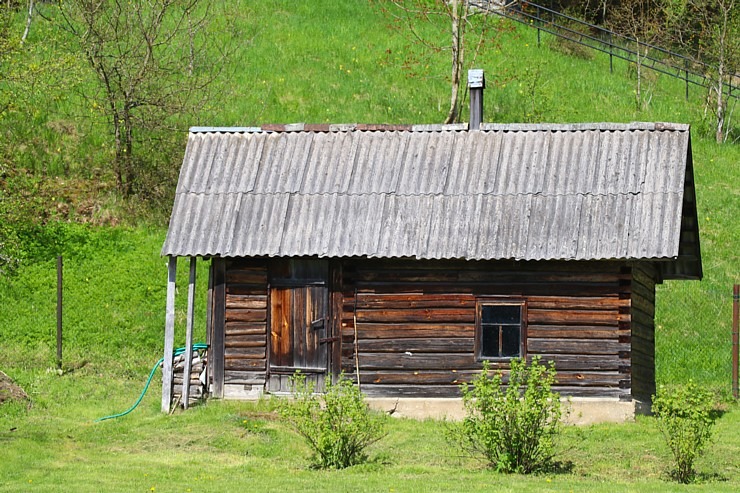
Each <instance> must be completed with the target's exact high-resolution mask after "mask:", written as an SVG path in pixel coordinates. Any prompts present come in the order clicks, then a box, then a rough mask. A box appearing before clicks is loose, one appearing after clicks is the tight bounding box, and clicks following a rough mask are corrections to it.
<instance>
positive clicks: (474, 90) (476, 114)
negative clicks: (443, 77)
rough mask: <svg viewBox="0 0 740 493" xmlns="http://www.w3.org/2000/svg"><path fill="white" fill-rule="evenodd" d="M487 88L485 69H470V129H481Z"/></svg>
mask: <svg viewBox="0 0 740 493" xmlns="http://www.w3.org/2000/svg"><path fill="white" fill-rule="evenodd" d="M485 88H486V76H485V75H484V73H483V69H480V68H474V69H470V70H468V89H469V90H470V130H480V124H481V122H482V121H483V89H485Z"/></svg>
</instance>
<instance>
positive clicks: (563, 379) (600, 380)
mask: <svg viewBox="0 0 740 493" xmlns="http://www.w3.org/2000/svg"><path fill="white" fill-rule="evenodd" d="M478 375H480V371H479V370H460V371H457V370H447V371H434V370H420V371H362V372H360V382H361V383H362V384H385V385H434V384H446V385H460V384H463V383H470V382H471V381H472V380H473V379H475V378H476V377H477V376H478ZM349 376H351V377H352V378H353V379H354V378H355V376H354V374H352V375H349ZM502 376H503V382H504V384H506V383H507V382H508V371H503V372H502ZM624 379H625V376H624V375H623V374H621V373H619V372H558V373H557V384H558V385H570V386H601V387H617V388H618V387H619V386H620V385H623V384H620V382H622V381H623V380H624Z"/></svg>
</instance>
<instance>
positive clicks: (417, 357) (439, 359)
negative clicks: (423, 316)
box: [342, 347, 629, 373]
mask: <svg viewBox="0 0 740 493" xmlns="http://www.w3.org/2000/svg"><path fill="white" fill-rule="evenodd" d="M532 356H534V354H529V355H528V360H531V358H532ZM540 356H541V357H542V360H541V361H542V363H548V362H549V361H552V362H553V363H555V369H556V370H558V371H620V370H621V369H626V370H627V371H629V370H628V368H629V359H627V360H625V359H624V358H619V356H618V355H588V354H586V355H570V354H542V355H540ZM359 360H360V371H361V372H362V371H370V370H409V371H414V370H458V371H459V370H480V369H481V368H482V366H483V365H482V363H481V362H480V361H476V359H475V357H474V355H473V354H472V353H471V354H470V355H465V354H444V353H412V354H411V356H409V355H406V354H403V353H401V354H398V353H368V352H360V354H359ZM509 364H510V363H509V362H508V361H506V360H500V361H496V360H491V361H490V365H491V368H492V369H498V368H502V369H506V368H508V367H509ZM354 367H355V366H354V352H353V348H352V347H348V348H343V349H342V369H343V370H344V371H345V372H346V373H351V372H352V371H354Z"/></svg>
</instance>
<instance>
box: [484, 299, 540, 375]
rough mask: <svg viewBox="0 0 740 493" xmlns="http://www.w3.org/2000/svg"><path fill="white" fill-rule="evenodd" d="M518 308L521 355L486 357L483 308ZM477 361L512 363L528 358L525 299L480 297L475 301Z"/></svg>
mask: <svg viewBox="0 0 740 493" xmlns="http://www.w3.org/2000/svg"><path fill="white" fill-rule="evenodd" d="M485 306H518V307H519V309H520V313H521V319H520V321H519V354H518V355H517V356H484V355H483V354H482V352H483V316H482V315H483V307H485ZM474 351H475V359H476V361H511V360H512V359H514V358H525V357H526V356H527V300H526V299H524V298H515V297H512V298H507V297H500V296H499V297H478V298H476V300H475V344H474Z"/></svg>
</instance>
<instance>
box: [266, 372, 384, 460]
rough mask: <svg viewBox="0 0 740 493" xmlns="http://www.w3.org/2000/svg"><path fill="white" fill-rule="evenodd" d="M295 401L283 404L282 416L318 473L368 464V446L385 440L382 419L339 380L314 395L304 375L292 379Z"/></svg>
mask: <svg viewBox="0 0 740 493" xmlns="http://www.w3.org/2000/svg"><path fill="white" fill-rule="evenodd" d="M291 381H292V385H293V392H294V393H295V400H294V401H292V402H286V403H285V405H284V406H282V407H281V409H280V414H281V416H282V417H283V418H284V419H285V420H286V421H287V422H288V423H289V424H290V425H291V426H292V427H293V429H295V431H296V432H298V434H299V435H301V436H302V437H303V438H304V439H305V440H306V443H308V446H309V447H310V448H311V451H312V452H313V454H314V456H313V458H312V460H313V464H314V465H315V466H316V467H318V468H321V469H329V468H336V469H343V468H345V467H349V466H353V465H355V464H360V463H362V462H364V461H366V460H367V454H366V453H365V450H366V449H367V447H368V446H370V445H372V444H373V443H375V442H377V441H378V440H380V439H381V438H383V437H384V436H385V434H386V433H385V415H383V414H379V413H374V412H372V411H371V410H370V409H369V408H368V406H367V404H366V403H365V400H364V397H363V395H362V392H360V389H359V388H358V387H356V386H355V385H353V384H352V381H351V380H349V379H347V378H345V377H344V375H341V376H340V377H339V381H338V382H337V383H336V384H330V383H328V384H327V385H326V393H324V394H316V393H314V386H313V384H310V383H307V382H306V377H305V375H301V374H300V373H296V375H294V376H293V377H292V378H291Z"/></svg>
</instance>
